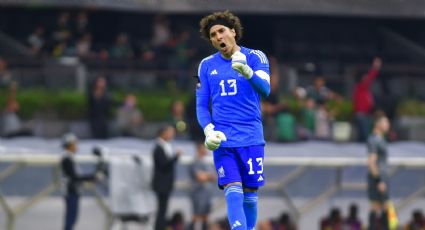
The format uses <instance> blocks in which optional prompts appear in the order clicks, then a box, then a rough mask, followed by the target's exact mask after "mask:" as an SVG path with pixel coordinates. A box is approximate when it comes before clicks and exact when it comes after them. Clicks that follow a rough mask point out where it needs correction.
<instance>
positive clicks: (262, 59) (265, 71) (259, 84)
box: [248, 50, 270, 97]
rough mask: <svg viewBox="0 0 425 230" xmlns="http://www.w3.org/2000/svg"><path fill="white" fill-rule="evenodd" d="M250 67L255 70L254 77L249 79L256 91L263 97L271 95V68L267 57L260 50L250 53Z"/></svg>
mask: <svg viewBox="0 0 425 230" xmlns="http://www.w3.org/2000/svg"><path fill="white" fill-rule="evenodd" d="M249 54H250V60H249V63H248V64H249V66H250V67H251V69H252V70H253V72H254V73H253V75H252V77H251V79H249V81H250V83H251V85H252V86H253V87H254V89H255V90H256V91H257V92H258V93H260V94H261V95H262V96H263V97H268V96H269V94H270V67H269V61H268V60H267V57H266V55H265V54H264V53H263V52H261V51H260V50H251V51H250V53H249Z"/></svg>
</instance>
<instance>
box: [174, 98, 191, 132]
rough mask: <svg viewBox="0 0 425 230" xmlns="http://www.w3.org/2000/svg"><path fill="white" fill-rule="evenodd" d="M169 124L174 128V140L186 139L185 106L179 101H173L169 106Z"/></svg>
mask: <svg viewBox="0 0 425 230" xmlns="http://www.w3.org/2000/svg"><path fill="white" fill-rule="evenodd" d="M170 112H171V113H170V116H171V117H170V122H171V123H172V124H173V125H174V127H175V128H176V131H177V132H176V138H178V139H186V138H187V122H186V117H185V105H184V102H183V101H181V100H175V101H174V102H173V104H172V105H171V111H170Z"/></svg>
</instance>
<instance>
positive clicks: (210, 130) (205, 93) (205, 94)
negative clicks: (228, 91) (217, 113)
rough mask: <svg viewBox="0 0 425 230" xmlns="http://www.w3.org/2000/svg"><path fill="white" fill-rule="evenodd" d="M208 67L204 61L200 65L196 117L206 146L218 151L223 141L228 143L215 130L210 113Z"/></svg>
mask: <svg viewBox="0 0 425 230" xmlns="http://www.w3.org/2000/svg"><path fill="white" fill-rule="evenodd" d="M206 69H207V67H206V64H205V63H204V61H202V62H201V64H199V68H198V77H199V85H198V87H197V89H196V116H197V118H198V122H199V124H200V125H201V127H202V128H203V130H204V134H205V146H206V147H207V148H208V149H209V150H215V149H217V148H218V147H219V146H220V144H221V141H226V136H225V135H224V133H223V132H220V131H216V130H214V125H213V124H212V120H211V113H210V97H211V96H210V87H209V84H208V79H207V74H206V73H207V71H206Z"/></svg>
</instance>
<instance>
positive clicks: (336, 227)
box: [320, 208, 376, 230]
mask: <svg viewBox="0 0 425 230" xmlns="http://www.w3.org/2000/svg"><path fill="white" fill-rule="evenodd" d="M320 230H343V220H342V217H341V212H340V210H339V209H338V208H333V209H331V211H330V213H329V216H328V217H326V218H324V219H323V220H322V221H321V223H320ZM375 230H376V229H375Z"/></svg>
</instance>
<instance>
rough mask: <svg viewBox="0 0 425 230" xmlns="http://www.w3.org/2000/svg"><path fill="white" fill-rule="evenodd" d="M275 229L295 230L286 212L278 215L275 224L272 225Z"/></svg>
mask: <svg viewBox="0 0 425 230" xmlns="http://www.w3.org/2000/svg"><path fill="white" fill-rule="evenodd" d="M273 229H276V230H296V229H297V228H296V227H295V225H294V223H293V222H292V220H291V217H290V216H289V215H288V213H286V212H284V213H282V214H281V215H280V217H279V219H278V221H277V223H276V225H275V226H274V227H273Z"/></svg>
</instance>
